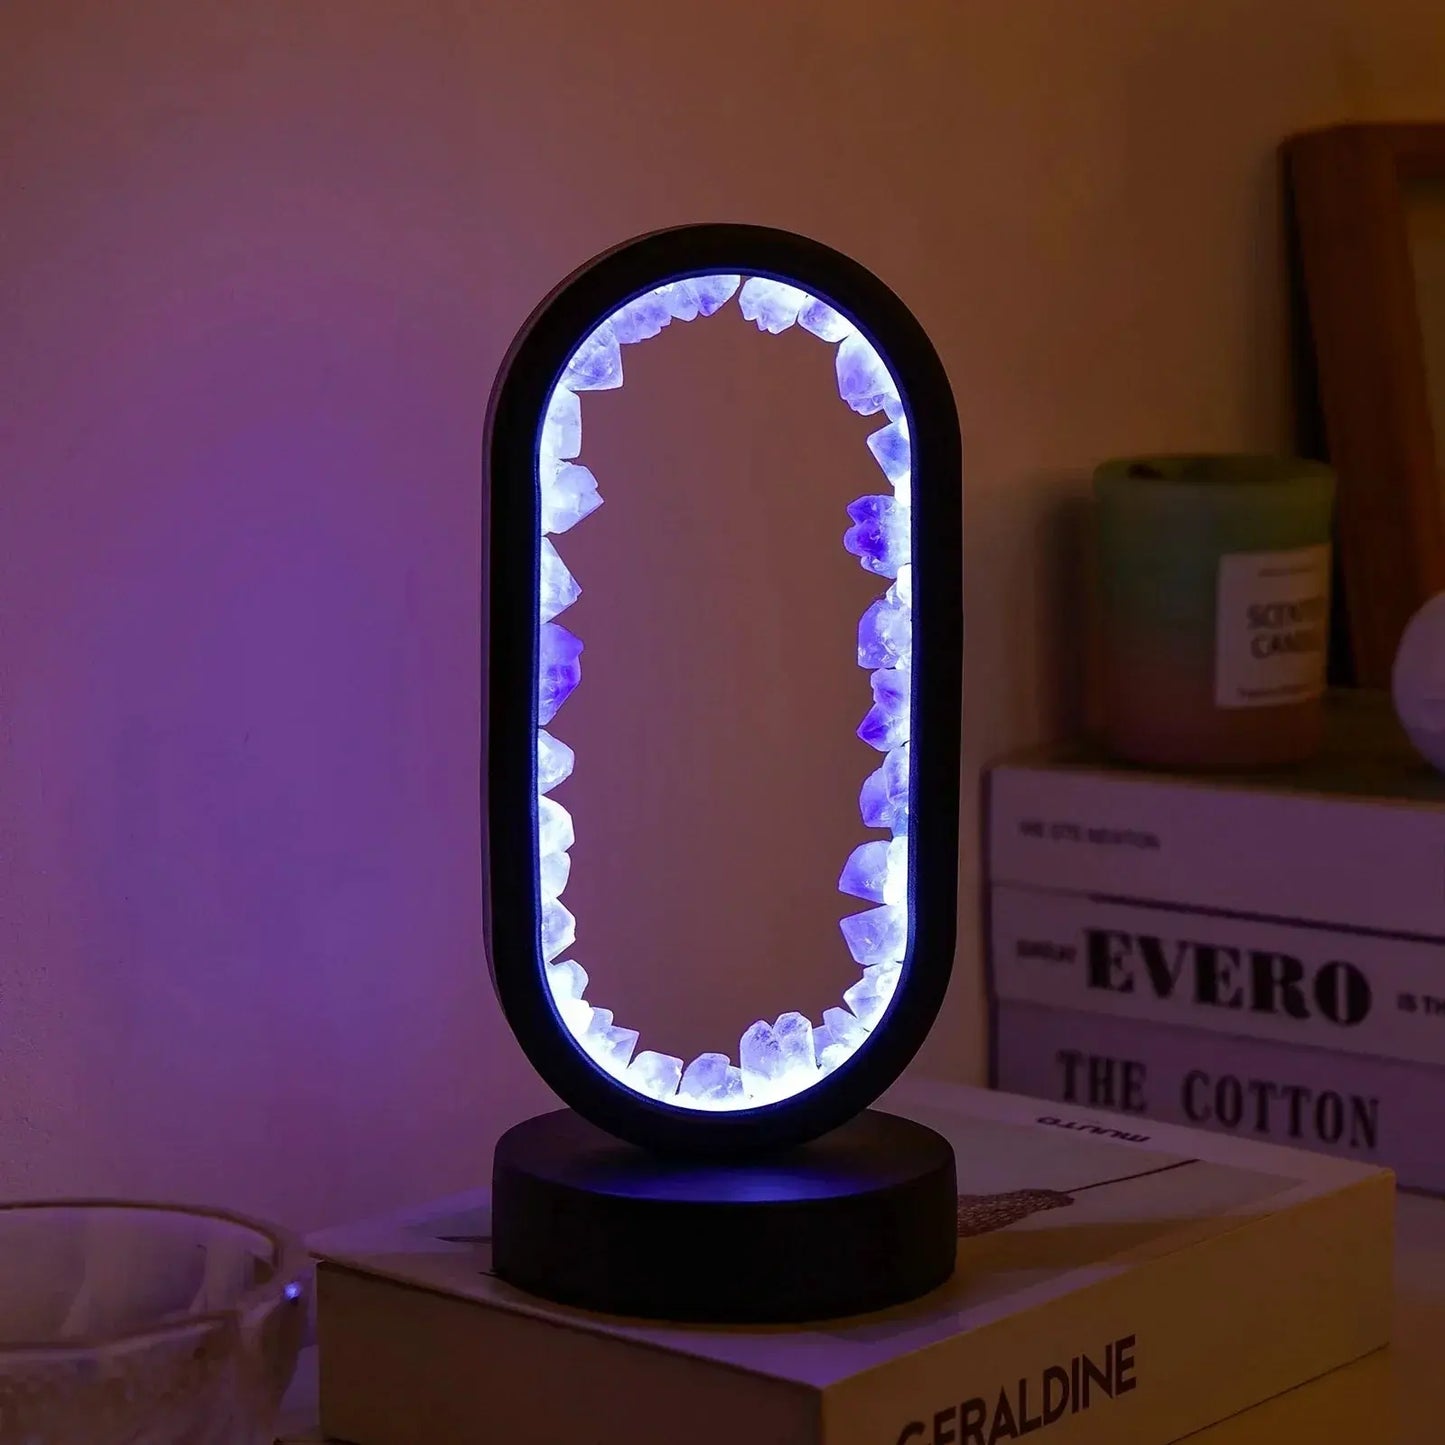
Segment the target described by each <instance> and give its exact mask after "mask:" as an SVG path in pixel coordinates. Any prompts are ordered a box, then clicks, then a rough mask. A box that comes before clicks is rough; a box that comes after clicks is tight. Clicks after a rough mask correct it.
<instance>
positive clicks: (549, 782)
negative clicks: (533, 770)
mask: <svg viewBox="0 0 1445 1445" xmlns="http://www.w3.org/2000/svg"><path fill="white" fill-rule="evenodd" d="M576 761H577V755H576V754H575V753H574V752H573V751H572V749H571V748H569V747H568V746H567V744H566V743H563V742H558V740H557V739H556V738H554V737H553V736H552V734H551V733H549V732H548V731H547V729H546V728H538V729H537V791H538V792H539V793H550V792H551V791H552V789H553V788H555V787H556V786H557V784H558V783H562V782H565V781H566V780H567V779H568V778H570V777H571V776H572V765H573V764H574V763H575V762H576Z"/></svg>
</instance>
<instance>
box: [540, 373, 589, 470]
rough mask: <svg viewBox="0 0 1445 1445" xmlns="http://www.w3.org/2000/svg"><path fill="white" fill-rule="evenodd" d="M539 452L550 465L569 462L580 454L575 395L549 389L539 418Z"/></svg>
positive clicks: (578, 403) (579, 410)
mask: <svg viewBox="0 0 1445 1445" xmlns="http://www.w3.org/2000/svg"><path fill="white" fill-rule="evenodd" d="M539 450H540V451H541V453H542V456H543V457H547V458H550V459H551V460H552V461H558V460H564V461H570V460H571V459H572V458H573V457H575V456H576V455H577V454H578V453H579V452H580V451H581V450H582V398H581V397H580V396H578V395H577V393H576V392H575V391H569V390H568V389H567V388H566V387H565V386H558V387H554V388H553V390H552V396H551V399H550V400H549V401H548V403H547V410H546V412H544V413H543V416H542V436H541V442H540V445H539Z"/></svg>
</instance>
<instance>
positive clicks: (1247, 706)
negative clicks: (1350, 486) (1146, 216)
mask: <svg viewBox="0 0 1445 1445" xmlns="http://www.w3.org/2000/svg"><path fill="white" fill-rule="evenodd" d="M1094 496H1095V502H1096V509H1097V520H1098V548H1099V556H1098V563H1099V565H1098V575H1099V586H1100V591H1101V601H1102V604H1103V605H1102V619H1101V620H1102V630H1103V636H1102V644H1103V645H1102V657H1103V673H1104V676H1103V684H1104V686H1103V704H1104V729H1105V737H1106V740H1107V743H1108V746H1109V748H1110V749H1111V751H1112V752H1113V753H1114V754H1115V755H1116V756H1117V757H1119V758H1120V759H1121V760H1123V761H1127V762H1132V763H1138V764H1142V765H1144V766H1147V767H1158V768H1175V769H1189V770H1211V769H1217V770H1231V769H1245V768H1260V767H1271V766H1277V765H1281V764H1286V763H1291V762H1298V761H1301V760H1303V759H1304V758H1306V757H1308V756H1309V755H1310V754H1311V753H1312V752H1313V751H1314V750H1315V748H1316V746H1317V744H1318V741H1319V730H1320V700H1321V698H1322V696H1323V694H1324V688H1325V665H1326V658H1327V652H1328V644H1329V615H1330V557H1331V549H1330V522H1331V513H1332V510H1333V505H1334V474H1333V473H1332V472H1331V471H1330V469H1329V468H1328V467H1326V466H1323V465H1320V464H1318V463H1314V462H1306V461H1300V460H1296V459H1294V458H1289V457H1271V456H1248V455H1239V456H1230V455H1220V456H1156V457H1132V458H1121V459H1117V460H1114V461H1109V462H1105V463H1104V464H1103V465H1101V466H1100V467H1099V468H1098V470H1097V471H1096V472H1095V474H1094Z"/></svg>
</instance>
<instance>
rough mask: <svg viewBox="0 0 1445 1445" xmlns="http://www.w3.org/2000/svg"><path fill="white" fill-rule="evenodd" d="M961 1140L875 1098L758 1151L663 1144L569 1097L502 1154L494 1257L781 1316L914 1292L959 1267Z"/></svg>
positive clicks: (607, 1293) (557, 1280) (687, 1310)
mask: <svg viewBox="0 0 1445 1445" xmlns="http://www.w3.org/2000/svg"><path fill="white" fill-rule="evenodd" d="M957 1210H958V1186H957V1182H956V1179H955V1173H954V1162H953V1150H952V1148H951V1147H950V1146H949V1144H948V1142H947V1140H945V1139H943V1138H942V1137H941V1136H940V1135H938V1134H936V1133H934V1131H933V1130H932V1129H928V1128H926V1127H924V1126H923V1125H922V1124H915V1123H913V1122H912V1121H911V1120H908V1119H900V1118H898V1117H896V1116H895V1115H892V1114H883V1113H879V1112H876V1111H874V1110H871V1109H870V1110H868V1111H866V1112H864V1113H862V1114H859V1115H858V1116H857V1117H856V1118H855V1119H852V1120H851V1121H850V1122H849V1123H847V1124H845V1125H843V1126H842V1128H839V1129H835V1130H833V1132H832V1133H830V1134H825V1135H823V1137H822V1138H820V1139H814V1140H813V1141H812V1142H811V1143H808V1144H803V1145H800V1146H799V1147H797V1148H794V1149H790V1150H787V1151H785V1152H782V1153H777V1154H771V1155H767V1156H765V1157H763V1158H758V1159H742V1160H723V1161H705V1160H698V1159H681V1158H672V1157H664V1156H660V1155H656V1154H650V1153H648V1152H647V1151H645V1150H642V1149H639V1148H637V1147H636V1146H634V1145H631V1144H625V1143H623V1142H622V1141H621V1140H618V1139H614V1138H613V1137H612V1136H611V1135H610V1134H607V1133H604V1132H603V1131H602V1130H601V1129H599V1128H597V1127H596V1126H595V1125H593V1124H589V1123H588V1122H587V1121H586V1120H585V1119H583V1118H582V1117H581V1116H580V1115H578V1114H574V1113H573V1112H572V1111H571V1110H570V1109H562V1110H558V1111H557V1112H556V1113H552V1114H539V1115H538V1116H537V1117H536V1118H533V1119H528V1120H526V1121H525V1122H523V1123H521V1124H518V1125H516V1126H515V1127H514V1128H511V1129H509V1130H508V1131H507V1132H506V1133H505V1134H504V1135H503V1136H502V1137H501V1139H500V1140H499V1141H498V1143H497V1149H496V1153H495V1155H494V1157H493V1161H492V1267H493V1269H494V1270H495V1271H496V1273H497V1275H498V1276H499V1277H500V1278H502V1279H504V1280H506V1281H507V1282H508V1283H509V1284H513V1285H516V1286H517V1287H518V1288H520V1289H524V1290H527V1291H528V1292H529V1293H531V1294H536V1295H540V1296H542V1297H543V1298H545V1299H550V1300H555V1301H556V1302H558V1303H559V1304H567V1305H574V1306H578V1307H580V1308H583V1309H593V1310H602V1311H606V1312H608V1313H611V1314H625V1315H637V1316H642V1317H644V1318H649V1319H669V1320H691V1321H709V1322H713V1323H718V1324H724V1323H727V1324H736V1323H756V1324H763V1323H768V1324H774V1323H783V1322H787V1321H799V1320H815V1319H829V1318H836V1317H838V1316H840V1315H850V1314H862V1313H864V1312H866V1311H868V1310H876V1309H883V1308H885V1307H886V1306H889V1305H896V1304H901V1303H903V1302H904V1301H906V1300H911V1299H916V1298H917V1297H918V1296H919V1295H922V1294H926V1293H927V1292H928V1291H929V1290H931V1289H934V1288H936V1287H937V1286H938V1285H940V1284H942V1283H943V1282H944V1281H945V1280H947V1279H948V1278H949V1276H950V1275H951V1274H952V1273H953V1263H954V1255H955V1250H956V1248H957V1233H958V1229H957Z"/></svg>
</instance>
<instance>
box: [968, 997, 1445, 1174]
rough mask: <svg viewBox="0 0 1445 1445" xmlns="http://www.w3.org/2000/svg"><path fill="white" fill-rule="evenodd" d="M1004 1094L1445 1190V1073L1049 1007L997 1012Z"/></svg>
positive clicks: (996, 1050) (996, 1061)
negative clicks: (1316, 1156)
mask: <svg viewBox="0 0 1445 1445" xmlns="http://www.w3.org/2000/svg"><path fill="white" fill-rule="evenodd" d="M991 1062H992V1076H993V1082H994V1084H995V1086H996V1087H997V1088H1000V1089H1006V1090H1009V1091H1011V1092H1018V1093H1026V1094H1031V1095H1033V1096H1034V1097H1036V1098H1040V1099H1050V1100H1054V1101H1056V1102H1057V1103H1060V1104H1063V1105H1067V1106H1070V1107H1083V1108H1089V1107H1093V1108H1106V1109H1111V1110H1115V1111H1119V1112H1122V1113H1125V1114H1128V1115H1129V1116H1130V1117H1131V1118H1132V1119H1135V1120H1137V1121H1138V1122H1136V1123H1135V1124H1133V1125H1125V1126H1123V1127H1124V1128H1125V1129H1132V1131H1133V1132H1135V1133H1137V1132H1139V1131H1140V1130H1142V1129H1145V1128H1147V1125H1146V1124H1144V1122H1143V1121H1144V1120H1146V1119H1147V1120H1153V1121H1163V1122H1165V1123H1175V1124H1188V1125H1193V1126H1194V1127H1195V1128H1201V1129H1210V1130H1213V1131H1215V1132H1216V1133H1222V1134H1233V1135H1236V1136H1242V1137H1245V1138H1250V1139H1262V1140H1267V1141H1269V1142H1271V1143H1276V1144H1285V1145H1290V1146H1293V1147H1296V1148H1304V1149H1314V1150H1317V1151H1319V1152H1320V1153H1323V1154H1333V1155H1336V1156H1338V1157H1341V1158H1346V1159H1352V1160H1355V1161H1357V1162H1359V1163H1363V1164H1377V1165H1381V1166H1383V1167H1386V1168H1389V1169H1393V1170H1394V1171H1395V1173H1396V1175H1397V1177H1398V1179H1399V1181H1400V1183H1401V1184H1403V1185H1406V1186H1407V1187H1409V1188H1414V1189H1427V1190H1430V1191H1432V1192H1436V1193H1440V1192H1445V1136H1442V1135H1441V1133H1440V1130H1439V1128H1438V1127H1437V1123H1436V1116H1437V1115H1438V1113H1439V1103H1438V1100H1439V1098H1440V1094H1441V1091H1442V1089H1445V1070H1440V1069H1431V1068H1427V1067H1425V1066H1423V1065H1420V1064H1409V1063H1399V1062H1395V1061H1393V1060H1387V1059H1366V1058H1358V1057H1353V1056H1350V1055H1341V1054H1327V1053H1324V1052H1323V1051H1321V1050H1318V1049H1296V1048H1290V1047H1288V1046H1287V1045H1279V1044H1267V1043H1258V1042H1255V1041H1253V1040H1250V1039H1239V1038H1229V1037H1226V1036H1224V1035H1221V1034H1209V1033H1202V1032H1200V1031H1198V1030H1196V1029H1184V1028H1175V1027H1171V1026H1168V1025H1162V1024H1150V1023H1139V1022H1136V1021H1134V1020H1130V1019H1118V1018H1107V1017H1105V1018H1100V1017H1098V1016H1097V1015H1085V1014H1080V1013H1075V1012H1071V1011H1069V1010H1065V1009H1054V1008H1043V1007H1040V1006H1038V1005H1037V1004H1027V1003H1011V1002H1008V1001H1001V1002H999V1003H997V1004H996V1005H995V1008H994V1028H993V1039H992V1049H991Z"/></svg>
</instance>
